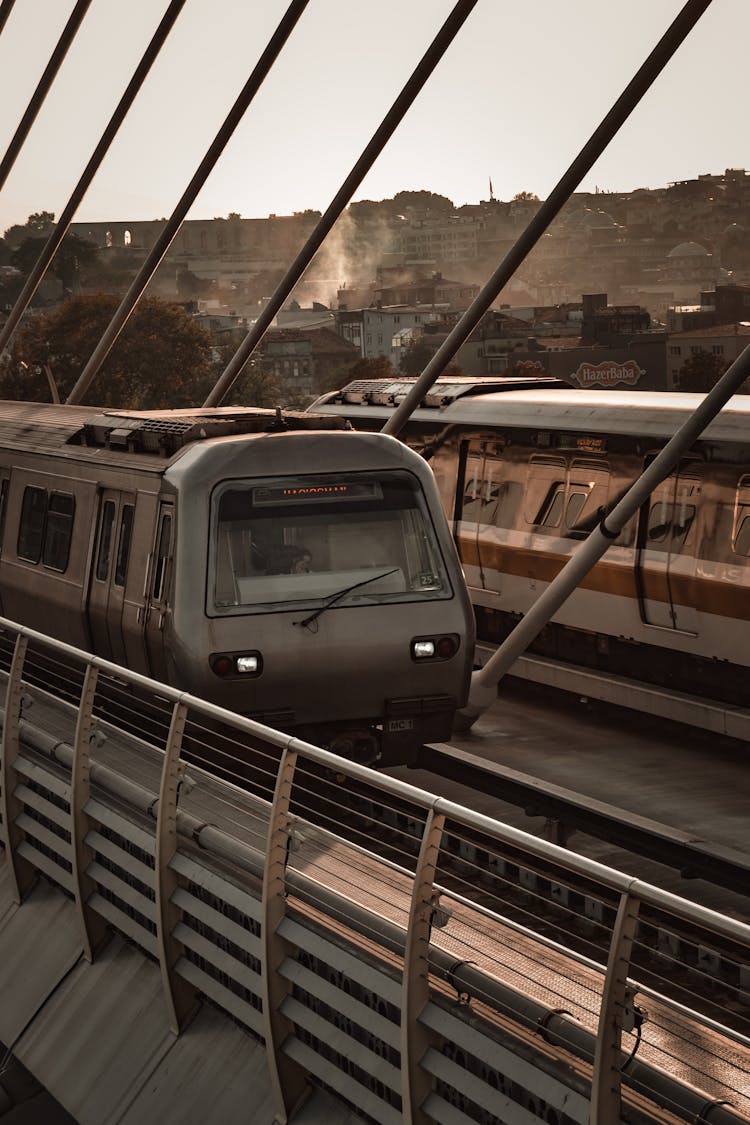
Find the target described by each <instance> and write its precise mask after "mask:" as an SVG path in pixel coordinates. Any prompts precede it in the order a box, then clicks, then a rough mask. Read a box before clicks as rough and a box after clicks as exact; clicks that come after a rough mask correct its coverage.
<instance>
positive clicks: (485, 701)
mask: <svg viewBox="0 0 750 1125" xmlns="http://www.w3.org/2000/svg"><path fill="white" fill-rule="evenodd" d="M747 378H750V346H748V347H746V348H745V350H744V351H743V352H742V353H741V354H740V355H739V356H738V357H737V359H736V360H735V361H734V363H733V364H732V365H731V367H729V369H728V370H727V371H725V373H724V374H723V375H722V377H721V379H719V381H718V383H717V384H716V386H715V387H713V389H712V390H711V391H710V392H709V393H708V394H707V395H706V396H705V398H704V399H703V401H702V402H701V403H700V405H699V406H698V408H697V409H696V410H695V412H694V413H693V414H692V415H691V416H690V418H689V419H688V421H687V422H685V424H684V425H683V426H681V427H680V429H679V430H678V431H677V432H676V433H675V434H674V436H673V437H671V438H670V439H669V441H668V442H667V444H666V445H665V446H664V448H663V449H662V450H661V452H660V453H659V454H658V455H657V456H656V457H655V458H654V460H653V461H652V462H651V464H650V465H649V466H648V467H647V468H646V469H645V470H644V472H643V473H642V474H641V476H640V477H639V478H638V480H637V481H636V482H635V484H634V485H632V487H631V488H629V489H628V491H627V492H626V493H625V495H624V496H623V497H622V499H621V500H620V501H619V502H618V503H617V504H616V506H615V507H614V508H613V509H612V511H611V512H610V513H609V515H607V516H605V518H604V519H603V520H602V522H601V523H600V524H599V526H598V527H596V528H595V529H594V530H593V531H592V532H591V534H590V535H589V537H588V538H587V539H585V540H584V541H583V543H581V545H580V546H579V547H578V548H577V550H575V551H574V552H573V554H572V555H571V557H570V559H569V560H568V562H567V563H566V564H565V566H564V567H563V568H562V570H561V571H560V572H559V574H558V575H557V577H556V578H554V579H553V580H552V582H550V584H549V586H548V587H547V589H546V590H545V591H544V593H543V594H542V595H541V596H540V597H539V598H538V599H537V601H536V602H535V603H534V605H533V606H532V607H531V609H530V610H529V612H528V613H527V614H526V615H525V616H524V617H523V618H522V619H521V621H519V623H518V625H516V627H515V629H514V630H513V632H512V633H511V634H510V636H509V637H507V638H506V639H505V640H504V641H503V643H502V644H501V645H500V647H499V648H498V649H497V651H496V652H494V653H493V654H492V656H491V657H490V659H489V661H488V662H487V664H485V666H484V668H482V669H481V671H479V672H474V674H473V675H472V678H471V687H470V690H469V700H468V703H467V704H466V707H465V708H463V710H462V711H460V712H459V723H460V724H463V725H464V726H471V724H472V723H473V722H474V721H475V720H476V719H477V718H478V717H479V715H481V714H482V713H483V712H484V711H486V710H487V708H488V707H489V706H490V705H491V704H492V702H493V701H494V700H495V699H496V698H497V685H498V683H499V681H500V680H501V679H502V677H503V676H504V675H505V674H506V672H508V671H509V670H510V668H511V666H512V665H513V663H514V662H515V661H516V659H517V658H518V657H519V656H520V655H521V653H522V652H523V651H524V650H525V649H526V648H527V646H528V645H529V644H531V642H532V641H533V640H534V638H535V637H536V636H537V635H538V634H539V633H540V632H541V630H542V629H543V628H544V626H545V625H546V624H547V622H548V621H549V620H550V618H551V617H552V616H553V615H554V614H555V613H556V612H557V610H558V609H559V608H560V606H561V605H562V604H563V602H564V601H565V600H566V598H567V597H568V595H569V594H572V592H573V591H574V590H575V589H576V587H577V586H579V585H580V583H581V582H582V581H583V579H584V578H585V577H586V575H587V574H588V573H589V571H590V570H591V569H592V567H593V566H594V565H595V563H597V562H598V561H599V559H600V558H601V557H602V555H603V554H604V553H605V551H606V550H607V548H608V547H609V546H610V545H611V544H612V542H613V541H614V540H615V539H616V538H617V536H618V535H619V534H620V532H621V531H622V529H623V527H624V526H625V524H626V523H627V521H628V520H629V519H630V518H631V516H633V515H635V513H636V512H637V511H638V509H639V508H640V507H641V505H642V504H643V503H644V502H645V501H646V500H647V499H648V497H649V496H650V495H651V493H652V492H653V490H654V488H656V486H657V485H658V484H659V483H660V482H661V481H663V480H664V478H665V477H667V476H669V473H670V472H671V471H672V469H673V468H674V467H675V465H677V463H678V462H679V460H680V457H681V456H682V455H683V453H686V452H687V450H688V449H690V447H691V445H692V444H693V442H694V441H695V440H696V439H697V438H698V437H699V436H700V434H701V433H702V432H703V430H704V429H705V428H706V426H707V425H708V424H709V422H710V421H711V420H712V419H713V418H714V417H715V415H716V414H718V413H719V411H720V410H721V408H722V406H724V405H725V404H726V403H727V401H728V400H729V399H730V398H731V396H732V395H733V394H735V393H736V391H737V390H738V389H739V387H740V385H741V384H742V383H743V382H744V381H745V379H747Z"/></svg>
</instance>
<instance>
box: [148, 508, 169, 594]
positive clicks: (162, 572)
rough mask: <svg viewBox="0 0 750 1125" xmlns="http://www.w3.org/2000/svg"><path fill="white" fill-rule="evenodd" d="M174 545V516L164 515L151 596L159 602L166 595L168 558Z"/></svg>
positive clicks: (160, 529)
mask: <svg viewBox="0 0 750 1125" xmlns="http://www.w3.org/2000/svg"><path fill="white" fill-rule="evenodd" d="M171 546H172V517H171V515H163V516H162V518H161V526H160V528H159V542H158V544H157V548H156V559H155V562H154V581H153V585H152V587H151V596H152V598H153V599H154V601H156V602H158V601H160V600H161V598H162V597H163V595H164V579H165V577H166V572H167V559H168V558H169V552H170V549H171Z"/></svg>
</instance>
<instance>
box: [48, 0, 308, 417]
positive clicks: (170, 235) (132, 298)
mask: <svg viewBox="0 0 750 1125" xmlns="http://www.w3.org/2000/svg"><path fill="white" fill-rule="evenodd" d="M308 3H309V0H292V2H291V3H290V5H289V7H288V8H287V10H286V12H285V13H284V15H283V17H282V19H281V21H280V23H279V25H278V27H277V28H276V30H275V31H274V33H273V35H272V36H271V39H270V40H269V42H268V45H267V47H266V49H265V50H264V51H263V54H262V55H261V56H260V58H259V60H258V62H257V63H256V65H255V68H254V70H253V72H252V74H251V75H250V77H249V78H248V80H247V82H246V83H245V85H244V86H243V88H242V90H241V91H240V94H239V96H238V97H237V100H236V101H235V103H234V105H233V106H232V108H231V109H230V111H229V113H228V114H227V116H226V118H225V120H224V123H223V124H222V126H221V128H220V129H219V131H218V133H217V134H216V136H215V137H214V139H213V141H212V142H211V144H210V146H209V148H208V151H207V152H206V155H205V156H204V157H203V160H202V161H201V163H200V164H199V166H198V169H197V171H196V172H195V174H194V176H193V178H192V179H191V181H190V183H189V184H188V186H187V188H186V189H185V192H184V194H183V195H182V198H181V199H180V201H179V203H178V204H177V206H176V207H175V209H174V211H173V212H172V216H171V218H170V219H169V221H168V222H167V225H166V226H165V227H164V230H163V231H162V232H161V234H160V235H159V237H158V239H157V240H156V243H155V244H154V246H153V247H152V248H151V251H150V252H149V254H148V256H147V258H146V261H145V262H144V263H143V265H142V266H141V268H140V270H139V271H138V274H137V275H136V277H135V280H134V281H133V282H132V284H131V286H130V288H129V289H128V291H127V293H126V294H125V296H124V297H123V299H122V301H121V302H120V306H119V308H118V309H117V311H116V312H115V315H114V316H113V317H112V320H111V321H110V322H109V324H108V325H107V328H106V330H105V332H104V334H103V336H102V338H101V340H100V341H99V343H98V344H97V345H96V348H95V349H94V352H93V354H92V355H91V357H90V359H89V360H88V363H87V364H86V366H85V367H84V369H83V371H82V372H81V374H80V376H79V378H78V381H77V383H76V384H75V386H74V387H73V390H72V391H71V392H70V394H69V395H68V398H67V399H66V402H67V403H69V404H74V403H75V404H78V403H80V402H81V400H82V399H83V396H84V395H85V394H86V392H87V391H88V389H89V387H90V386H91V384H92V382H93V381H94V379H95V378H96V376H97V375H98V373H99V370H100V368H101V366H102V364H103V363H104V361H105V359H106V358H107V356H108V355H109V353H110V351H111V350H112V348H113V347H114V345H115V342H116V341H117V338H118V337H119V335H120V333H121V332H122V330H123V328H124V327H125V325H126V324H127V322H128V320H129V319H130V317H131V316H132V314H133V311H134V309H135V307H136V305H137V304H138V301H139V300H140V298H141V296H142V295H143V292H144V290H145V288H146V286H147V285H148V283H149V281H150V280H151V278H152V277H153V275H154V273H155V272H156V269H157V267H158V265H159V263H160V262H161V260H162V258H163V257H164V255H165V254H166V252H167V251H168V250H169V247H170V246H171V245H172V242H173V241H174V239H175V237H176V235H177V232H178V230H179V229H180V226H181V224H182V221H183V219H184V218H185V216H186V215H187V213H188V211H189V210H190V207H191V206H192V204H193V203H194V202H195V200H196V198H197V196H198V193H199V192H200V190H201V188H202V187H203V185H204V184H205V182H206V180H207V179H208V177H209V174H210V173H211V172H212V171H213V168H214V166H215V164H216V162H217V160H218V159H219V157H220V156H221V154H222V152H223V151H224V149H225V148H226V146H227V144H228V142H229V140H230V138H231V136H232V134H233V133H234V131H235V129H236V128H237V126H238V125H239V123H240V121H241V120H242V117H243V115H244V113H245V111H246V109H247V107H248V106H249V105H250V103H251V101H252V100H253V98H254V97H255V95H256V94H257V92H258V90H259V89H260V87H261V86H262V84H263V81H264V80H265V78H266V75H267V74H268V72H269V71H270V69H271V67H272V65H273V63H274V62H275V61H276V58H277V57H278V55H279V53H280V52H281V49H282V47H283V46H284V44H285V43H286V41H287V39H288V38H289V36H290V35H291V33H292V30H293V28H294V26H295V24H296V23H297V21H298V20H299V18H300V16H301V15H302V13H303V12H304V10H305V8H306V7H307V5H308Z"/></svg>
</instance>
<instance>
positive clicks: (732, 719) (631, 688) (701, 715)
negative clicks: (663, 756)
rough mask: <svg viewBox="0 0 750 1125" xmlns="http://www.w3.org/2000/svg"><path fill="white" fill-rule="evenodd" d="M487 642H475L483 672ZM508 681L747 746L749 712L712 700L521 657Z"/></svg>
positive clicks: (489, 649) (490, 646)
mask: <svg viewBox="0 0 750 1125" xmlns="http://www.w3.org/2000/svg"><path fill="white" fill-rule="evenodd" d="M497 647H498V646H497V645H494V644H491V643H490V642H489V641H478V642H477V644H476V648H475V660H476V663H477V664H478V665H480V666H481V667H483V666H484V665H485V664H486V663H487V661H488V660H489V659H490V657H491V656H492V654H493V653H494V652H495V651H496V650H497ZM512 675H513V676H514V677H516V678H518V679H521V680H525V681H528V682H529V683H534V684H539V685H541V686H544V687H549V688H554V689H558V690H560V691H566V692H570V693H572V694H574V695H577V696H584V697H586V698H587V699H597V700H599V701H600V702H602V703H610V704H613V705H615V706H618V707H626V708H628V709H629V710H632V711H636V712H638V713H639V714H642V715H652V716H654V717H656V718H659V719H666V720H668V721H669V722H674V723H682V724H684V725H685V726H689V727H695V728H696V729H698V730H705V731H710V732H711V733H712V734H717V735H720V736H722V737H727V738H736V739H739V740H740V741H743V742H750V710H748V709H747V708H744V707H737V706H734V705H732V704H729V703H722V702H721V701H718V700H713V699H701V698H699V697H696V696H692V695H687V694H685V693H684V692H679V691H672V690H670V689H669V688H665V687H659V686H657V685H655V684H647V683H643V682H641V681H640V680H637V679H635V678H631V677H625V676H616V675H613V674H612V673H608V672H600V671H597V670H596V669H594V668H583V667H581V666H579V665H575V664H566V663H564V662H563V661H560V660H553V659H551V658H549V657H545V656H533V655H530V654H528V653H527V654H525V655H524V656H520V657H519V658H518V660H517V661H516V663H515V664H514V665H513V671H512Z"/></svg>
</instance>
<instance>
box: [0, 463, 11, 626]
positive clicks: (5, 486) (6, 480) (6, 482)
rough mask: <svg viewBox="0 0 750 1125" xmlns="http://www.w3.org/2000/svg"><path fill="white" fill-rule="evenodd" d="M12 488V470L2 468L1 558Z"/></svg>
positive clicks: (0, 607)
mask: <svg viewBox="0 0 750 1125" xmlns="http://www.w3.org/2000/svg"><path fill="white" fill-rule="evenodd" d="M9 488H10V469H5V468H0V558H1V557H2V553H3V537H4V535H5V515H6V512H7V510H8V490H9ZM3 613H4V610H3V588H2V584H1V583H0V614H3Z"/></svg>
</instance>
